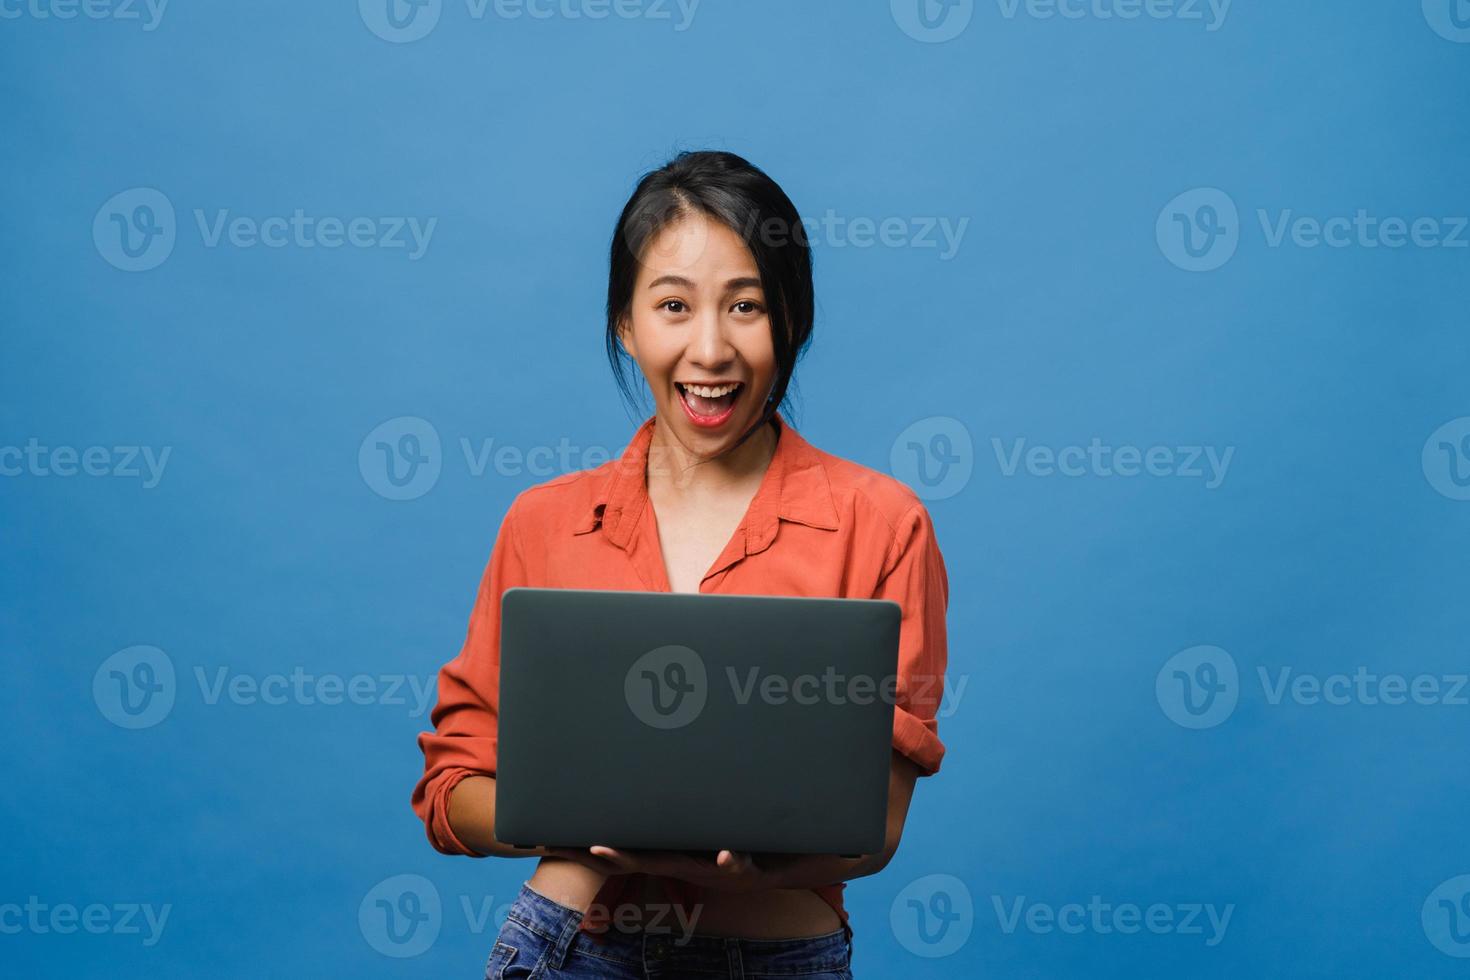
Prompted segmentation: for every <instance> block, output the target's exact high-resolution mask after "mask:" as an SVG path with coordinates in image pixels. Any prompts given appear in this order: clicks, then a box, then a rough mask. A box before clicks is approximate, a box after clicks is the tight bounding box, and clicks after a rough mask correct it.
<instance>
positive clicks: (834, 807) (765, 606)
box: [495, 587, 901, 855]
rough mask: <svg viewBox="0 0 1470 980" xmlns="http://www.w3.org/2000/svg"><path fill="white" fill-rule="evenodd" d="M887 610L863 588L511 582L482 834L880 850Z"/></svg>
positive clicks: (555, 842) (887, 704) (890, 669)
mask: <svg viewBox="0 0 1470 980" xmlns="http://www.w3.org/2000/svg"><path fill="white" fill-rule="evenodd" d="M900 615H901V613H900V608H899V606H898V604H897V603H895V602H889V601H885V600H873V599H827V598H805V597H787V596H734V595H709V594H691V593H673V592H628V591H600V590H582V589H533V588H520V587H517V588H511V589H507V590H506V591H505V593H504V595H503V597H502V600H501V616H502V618H501V643H500V646H501V666H500V717H499V751H498V755H499V771H498V773H497V774H496V803H495V836H496V838H497V839H498V840H500V841H501V842H502V843H507V844H512V845H520V846H525V847H534V846H541V845H546V846H553V847H586V846H590V845H592V844H605V845H608V846H612V847H623V848H651V849H667V850H714V849H719V848H728V849H731V850H736V851H752V852H762V851H766V852H783V853H817V854H821V853H828V854H848V855H856V854H872V853H876V852H877V851H880V850H881V849H882V848H883V845H884V834H885V826H886V816H887V806H888V776H889V768H890V745H891V741H892V733H893V702H894V690H895V685H896V678H897V666H898V636H899V620H900Z"/></svg>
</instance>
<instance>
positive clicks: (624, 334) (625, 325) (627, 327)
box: [618, 314, 638, 361]
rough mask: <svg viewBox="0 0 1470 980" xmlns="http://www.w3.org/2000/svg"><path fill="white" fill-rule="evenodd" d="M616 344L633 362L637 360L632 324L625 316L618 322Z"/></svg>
mask: <svg viewBox="0 0 1470 980" xmlns="http://www.w3.org/2000/svg"><path fill="white" fill-rule="evenodd" d="M618 343H620V344H622V345H623V350H624V351H626V352H627V354H628V356H629V357H631V358H632V359H633V360H635V361H636V360H638V347H637V345H636V344H634V343H633V324H632V321H631V320H630V319H629V318H628V316H627V315H626V314H624V315H623V317H622V319H620V320H618Z"/></svg>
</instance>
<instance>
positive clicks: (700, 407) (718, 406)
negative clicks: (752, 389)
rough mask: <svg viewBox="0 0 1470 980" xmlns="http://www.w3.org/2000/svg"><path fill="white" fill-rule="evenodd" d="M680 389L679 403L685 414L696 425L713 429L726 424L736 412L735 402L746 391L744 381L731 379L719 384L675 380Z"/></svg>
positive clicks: (676, 386) (675, 384) (675, 385)
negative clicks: (686, 382)
mask: <svg viewBox="0 0 1470 980" xmlns="http://www.w3.org/2000/svg"><path fill="white" fill-rule="evenodd" d="M674 387H675V388H677V389H678V390H679V404H681V405H683V406H684V414H685V415H687V416H689V421H691V422H693V423H694V424H695V425H698V426H702V427H704V428H707V429H712V428H715V427H717V426H720V425H724V424H725V423H726V422H728V421H729V420H730V416H732V415H734V414H735V403H736V402H738V401H739V400H740V395H741V393H742V392H744V391H745V383H744V382H743V381H729V382H726V383H724V384H718V385H702V384H684V383H682V382H679V381H675V382H674Z"/></svg>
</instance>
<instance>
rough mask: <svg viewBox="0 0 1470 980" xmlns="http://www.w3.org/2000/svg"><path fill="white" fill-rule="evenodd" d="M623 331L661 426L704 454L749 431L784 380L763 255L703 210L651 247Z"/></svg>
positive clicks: (678, 223) (663, 233)
mask: <svg viewBox="0 0 1470 980" xmlns="http://www.w3.org/2000/svg"><path fill="white" fill-rule="evenodd" d="M622 341H623V347H624V348H625V349H626V350H627V351H628V353H629V354H631V355H632V357H633V359H634V360H636V361H637V362H638V367H639V368H641V369H642V371H643V376H644V377H645V378H646V379H647V380H648V387H649V389H650V390H651V391H652V392H653V396H654V400H655V403H656V405H657V409H658V426H659V427H661V428H662V427H666V429H667V431H668V432H669V434H670V435H672V436H673V437H674V438H676V439H677V440H678V441H679V442H680V443H682V444H683V446H684V447H685V448H686V449H687V450H689V451H690V452H692V453H694V454H696V455H700V456H706V455H713V454H715V453H718V452H720V451H721V450H722V449H723V448H724V447H726V446H728V445H729V444H731V443H733V442H734V441H735V440H736V439H738V438H740V436H741V435H743V434H744V433H745V432H746V430H747V429H749V428H750V427H751V426H752V425H753V424H755V422H756V421H757V420H758V419H759V418H760V416H761V413H762V410H763V409H764V407H765V402H766V399H767V397H769V395H770V393H771V389H772V387H773V385H774V383H775V378H776V359H775V351H774V348H773V346H772V343H771V321H770V317H769V315H768V314H767V312H766V298H765V294H764V293H763V292H762V291H761V283H760V273H759V271H758V270H757V269H756V265H755V257H754V256H753V255H751V253H750V249H748V248H746V247H745V243H744V242H742V241H741V240H740V236H738V235H736V234H735V233H734V232H733V231H731V230H730V229H729V228H727V227H725V225H723V224H721V223H720V222H718V221H715V220H712V219H710V218H708V217H706V216H704V215H703V214H693V215H689V216H687V217H684V218H682V219H680V220H678V221H676V222H674V223H673V224H671V225H669V226H667V227H666V228H664V229H663V230H662V231H661V232H660V233H659V234H658V235H657V236H656V237H655V238H654V239H652V240H651V241H650V242H649V243H648V245H647V246H646V247H645V249H644V254H643V256H642V260H641V262H640V263H639V270H638V281H637V283H636V285H635V286H634V290H633V303H632V308H631V310H630V312H629V315H628V317H627V318H626V319H625V321H624V324H623V332H622Z"/></svg>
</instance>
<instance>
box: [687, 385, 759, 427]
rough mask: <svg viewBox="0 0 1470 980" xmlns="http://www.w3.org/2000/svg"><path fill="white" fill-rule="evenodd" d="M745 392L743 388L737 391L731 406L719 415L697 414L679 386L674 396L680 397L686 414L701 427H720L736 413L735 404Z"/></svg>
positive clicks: (737, 403)
mask: <svg viewBox="0 0 1470 980" xmlns="http://www.w3.org/2000/svg"><path fill="white" fill-rule="evenodd" d="M743 394H745V389H744V388H741V389H740V391H738V392H736V394H735V400H734V401H732V402H731V403H730V407H729V408H727V409H725V410H724V411H723V412H721V413H720V414H719V415H696V414H694V411H693V410H692V409H691V408H690V407H689V403H688V402H686V401H685V400H684V393H683V392H682V391H680V390H679V389H678V388H675V389H674V397H676V398H678V399H679V405H680V407H682V408H683V409H684V414H685V415H687V416H689V421H691V422H693V423H694V424H695V425H697V426H699V427H700V428H701V429H718V428H719V427H720V426H722V425H724V424H725V423H726V422H728V421H730V417H731V416H732V415H734V414H735V406H736V405H739V404H740V396H741V395H743Z"/></svg>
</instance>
